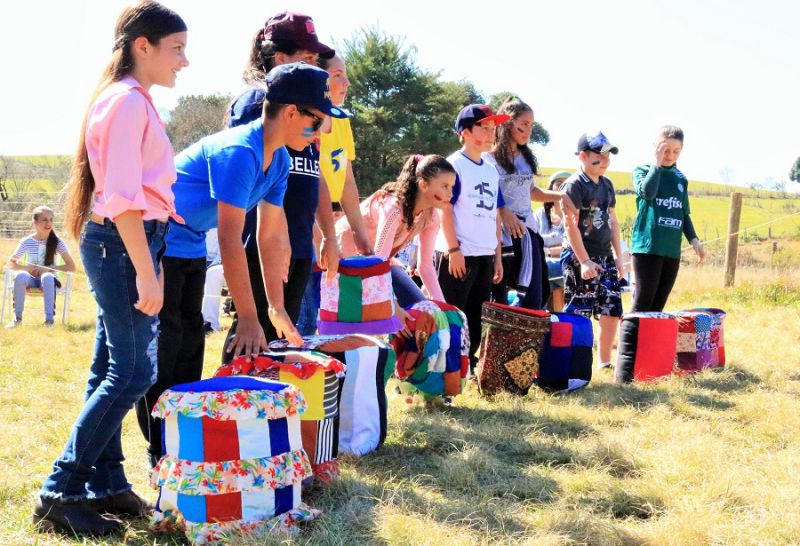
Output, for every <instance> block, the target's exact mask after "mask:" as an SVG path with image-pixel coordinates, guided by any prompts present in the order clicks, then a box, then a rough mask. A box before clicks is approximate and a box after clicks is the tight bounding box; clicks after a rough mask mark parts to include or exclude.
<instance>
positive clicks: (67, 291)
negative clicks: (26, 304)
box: [0, 266, 72, 324]
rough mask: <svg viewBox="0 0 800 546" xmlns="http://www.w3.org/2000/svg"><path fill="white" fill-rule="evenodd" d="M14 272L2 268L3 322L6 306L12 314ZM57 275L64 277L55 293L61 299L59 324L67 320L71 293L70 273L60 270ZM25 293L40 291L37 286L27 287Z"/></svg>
mask: <svg viewBox="0 0 800 546" xmlns="http://www.w3.org/2000/svg"><path fill="white" fill-rule="evenodd" d="M15 273H16V272H15V271H14V270H12V269H10V268H9V267H8V266H6V267H4V268H3V303H2V311H0V322H2V323H3V324H5V322H6V308H8V311H9V314H10V315H13V313H14V303H13V302H14V275H15ZM58 275H59V276H62V275H63V279H64V280H63V281H62V283H61V288H56V295H58V294H61V295H62V299H63V301H62V303H61V324H66V323H67V320H69V300H70V296H71V295H72V273H69V272H62V273H59V274H58ZM26 293H27V295H28V296H37V295H38V296H41V295H42V291H41V289H39V288H28V289H27V290H26ZM26 299H27V298H26ZM56 304H58V299H56Z"/></svg>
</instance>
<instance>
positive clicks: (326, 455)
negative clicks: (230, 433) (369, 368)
mask: <svg viewBox="0 0 800 546" xmlns="http://www.w3.org/2000/svg"><path fill="white" fill-rule="evenodd" d="M215 375H216V376H217V377H222V376H231V375H248V376H255V377H263V378H265V379H272V380H275V381H281V382H283V383H289V384H290V385H294V386H295V387H297V388H298V389H300V392H302V393H303V397H304V398H305V400H306V404H307V407H306V411H305V412H304V413H303V414H302V415H301V416H300V431H301V436H302V439H303V449H304V450H305V451H306V453H307V454H308V457H309V459H310V460H311V469H312V471H313V472H314V476H315V477H316V479H318V480H319V481H321V482H323V483H329V482H331V481H333V480H335V479H337V478H338V477H339V462H338V461H337V460H336V456H337V454H338V451H339V446H338V444H339V419H338V417H339V380H340V378H343V377H344V375H345V366H344V364H343V363H342V362H340V361H338V360H336V359H335V358H331V357H329V356H328V355H326V354H324V353H319V352H316V351H297V350H293V349H275V350H274V351H271V352H264V353H261V354H259V355H258V356H257V357H256V358H254V359H253V360H251V361H250V362H248V361H247V360H246V359H245V358H244V356H239V357H236V358H234V359H233V360H232V361H231V362H230V363H228V364H223V365H222V366H221V367H220V368H219V369H218V370H217V372H216V374H215ZM308 483H310V481H309V482H308Z"/></svg>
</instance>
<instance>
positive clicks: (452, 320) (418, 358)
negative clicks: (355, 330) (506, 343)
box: [392, 300, 469, 399]
mask: <svg viewBox="0 0 800 546" xmlns="http://www.w3.org/2000/svg"><path fill="white" fill-rule="evenodd" d="M407 311H408V313H409V314H410V315H411V316H412V317H414V335H413V336H412V337H411V338H408V339H405V338H401V337H397V336H395V337H394V339H392V346H393V347H394V350H395V353H396V354H397V367H396V373H397V377H398V378H400V379H401V380H402V381H404V382H405V385H404V386H403V390H404V391H405V392H406V394H413V393H414V392H415V391H419V392H421V393H423V395H424V396H425V397H426V399H432V398H435V397H437V396H457V395H459V394H461V389H462V386H463V381H464V380H465V378H466V377H467V370H469V329H468V327H467V317H466V316H465V315H464V313H462V312H461V311H460V310H459V309H458V307H455V306H453V305H449V304H447V303H445V302H440V301H429V300H425V301H421V302H418V303H415V304H414V305H412V306H411V307H409V308H408V309H407Z"/></svg>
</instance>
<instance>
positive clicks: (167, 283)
mask: <svg viewBox="0 0 800 546" xmlns="http://www.w3.org/2000/svg"><path fill="white" fill-rule="evenodd" d="M161 263H162V266H163V268H164V306H163V307H162V308H161V312H160V313H159V314H158V320H159V323H160V327H159V334H158V379H157V380H156V382H155V384H154V385H153V386H152V387H150V390H148V391H147V393H146V394H145V395H144V397H143V398H141V399H140V400H139V401H138V402H137V403H136V417H137V418H138V420H139V428H141V429H142V434H144V437H145V440H147V441H148V442H149V446H148V448H147V451H148V453H149V455H150V463H151V465H152V464H154V463H155V462H156V461H158V459H159V458H160V457H161V455H163V446H162V445H161V419H155V418H154V417H151V416H150V411H152V409H153V406H154V405H155V403H156V401H157V400H158V398H159V396H161V394H162V393H163V392H164V391H165V390H167V389H169V388H170V387H173V386H175V385H179V384H181V383H191V382H192V381H199V380H200V378H201V377H202V375H203V351H204V349H205V343H206V336H205V331H204V330H203V289H204V286H205V282H206V259H205V258H173V257H169V256H164V257H163V258H162V260H161Z"/></svg>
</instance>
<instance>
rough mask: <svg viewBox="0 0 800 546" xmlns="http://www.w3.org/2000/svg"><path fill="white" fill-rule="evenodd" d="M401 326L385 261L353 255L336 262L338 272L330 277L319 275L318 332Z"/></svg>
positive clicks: (375, 332) (378, 331) (359, 331)
mask: <svg viewBox="0 0 800 546" xmlns="http://www.w3.org/2000/svg"><path fill="white" fill-rule="evenodd" d="M401 326H402V324H400V320H399V319H398V318H397V317H395V316H394V292H393V291H392V276H391V272H390V267H389V262H388V260H385V259H383V258H381V257H379V256H353V257H351V258H345V259H343V260H341V261H340V262H339V271H338V272H337V273H336V275H335V276H334V278H333V279H328V278H327V276H326V275H323V276H322V281H321V285H320V309H319V322H318V327H319V333H320V334H322V335H331V334H332V335H340V334H368V335H381V334H393V333H395V332H397V331H398V330H399V329H400V328H401Z"/></svg>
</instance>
